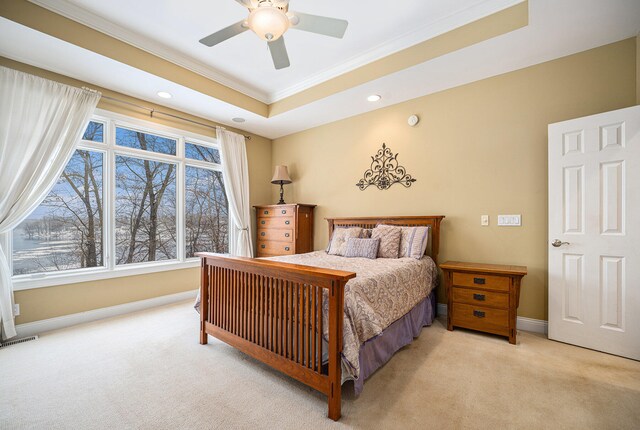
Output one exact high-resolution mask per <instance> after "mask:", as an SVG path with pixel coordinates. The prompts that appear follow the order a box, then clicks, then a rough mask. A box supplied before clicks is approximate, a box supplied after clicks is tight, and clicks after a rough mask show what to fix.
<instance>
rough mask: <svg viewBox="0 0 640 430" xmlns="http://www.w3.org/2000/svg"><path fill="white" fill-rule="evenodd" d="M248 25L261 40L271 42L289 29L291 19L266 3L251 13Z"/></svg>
mask: <svg viewBox="0 0 640 430" xmlns="http://www.w3.org/2000/svg"><path fill="white" fill-rule="evenodd" d="M247 24H248V25H249V28H250V29H251V30H253V32H254V33H255V34H257V35H258V37H259V38H260V39H262V40H266V41H268V42H270V41H272V40H277V39H279V38H280V36H282V35H283V34H284V32H285V31H287V30H288V29H289V17H287V15H286V14H285V13H284V12H283V11H282V10H281V9H278V8H277V7H274V6H273V5H271V3H270V2H264V3H260V5H259V6H258V8H256V9H253V10H252V11H251V13H249V19H247Z"/></svg>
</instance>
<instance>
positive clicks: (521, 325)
mask: <svg viewBox="0 0 640 430" xmlns="http://www.w3.org/2000/svg"><path fill="white" fill-rule="evenodd" d="M446 314H447V305H445V304H444V303H438V315H446ZM547 325H548V323H547V321H545V320H537V319H533V318H527V317H517V318H516V327H517V329H518V330H523V331H532V332H534V333H543V334H547Z"/></svg>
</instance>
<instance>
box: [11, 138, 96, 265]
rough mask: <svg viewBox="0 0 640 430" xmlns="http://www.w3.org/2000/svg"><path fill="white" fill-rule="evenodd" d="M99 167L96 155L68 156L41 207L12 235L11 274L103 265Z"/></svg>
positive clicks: (88, 153)
mask: <svg viewBox="0 0 640 430" xmlns="http://www.w3.org/2000/svg"><path fill="white" fill-rule="evenodd" d="M102 163H103V154H102V153H100V152H93V151H85V150H77V151H76V152H75V154H74V155H73V156H72V157H71V160H70V161H69V163H68V164H67V166H66V168H65V170H64V172H63V173H62V176H61V177H60V179H59V180H58V182H57V184H56V185H55V186H54V188H53V190H52V191H51V192H50V193H49V195H48V196H47V197H46V199H45V200H44V202H43V203H42V204H41V205H40V206H39V207H38V209H36V211H35V212H34V213H33V214H31V215H30V216H29V218H27V219H26V220H25V221H23V222H22V223H21V224H20V225H19V226H18V227H17V228H16V229H15V230H14V233H13V274H14V275H22V274H28V273H37V272H51V271H59V270H69V269H80V268H84V267H98V266H102V265H103V264H104V263H103V241H102V236H103V233H102V232H103V220H104V214H103V202H102V168H103V166H102Z"/></svg>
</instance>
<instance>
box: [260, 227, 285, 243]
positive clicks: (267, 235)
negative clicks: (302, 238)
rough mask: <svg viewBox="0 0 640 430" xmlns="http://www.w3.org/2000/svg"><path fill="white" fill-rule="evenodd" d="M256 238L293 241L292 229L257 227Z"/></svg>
mask: <svg viewBox="0 0 640 430" xmlns="http://www.w3.org/2000/svg"><path fill="white" fill-rule="evenodd" d="M258 240H277V241H280V242H289V243H291V242H293V230H286V229H275V228H274V229H262V228H259V229H258Z"/></svg>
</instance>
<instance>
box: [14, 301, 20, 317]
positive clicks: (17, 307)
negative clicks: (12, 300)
mask: <svg viewBox="0 0 640 430" xmlns="http://www.w3.org/2000/svg"><path fill="white" fill-rule="evenodd" d="M19 315H20V304H19V303H16V304H14V305H13V316H14V317H17V316H19Z"/></svg>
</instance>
